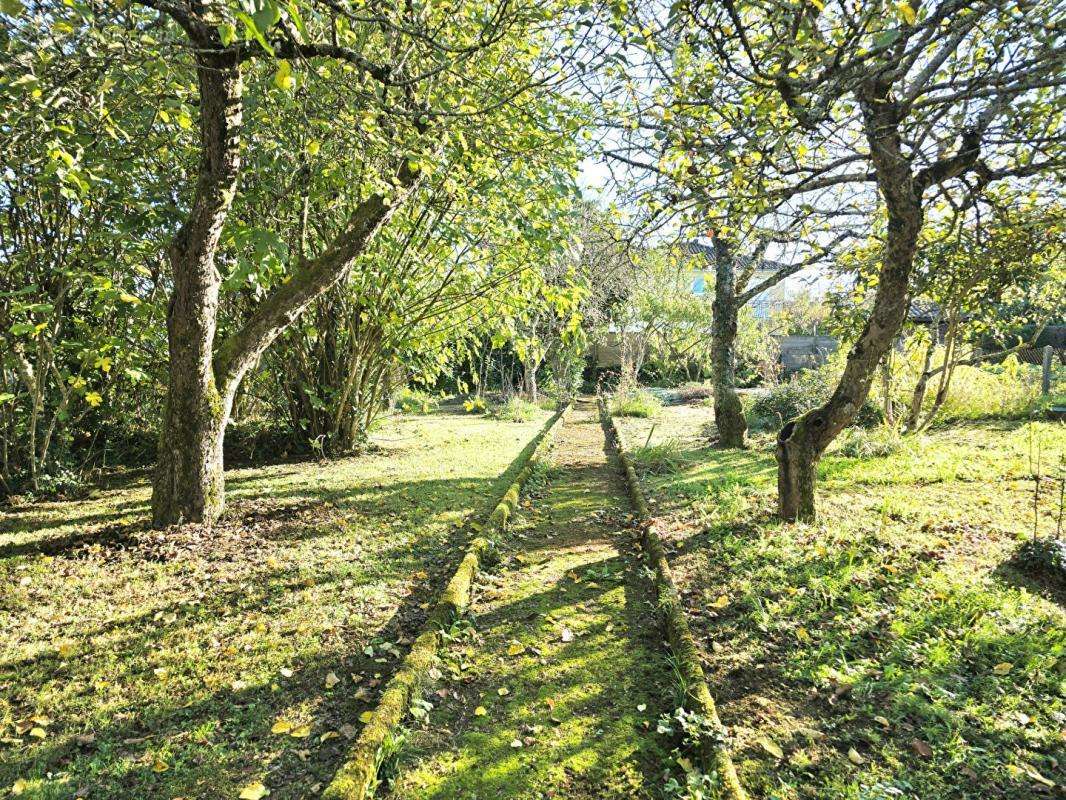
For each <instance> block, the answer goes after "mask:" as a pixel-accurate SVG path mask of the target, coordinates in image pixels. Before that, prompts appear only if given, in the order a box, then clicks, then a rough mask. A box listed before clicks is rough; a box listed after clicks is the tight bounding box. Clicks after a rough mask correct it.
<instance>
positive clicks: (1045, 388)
mask: <svg viewBox="0 0 1066 800" xmlns="http://www.w3.org/2000/svg"><path fill="white" fill-rule="evenodd" d="M1053 351H1054V348H1053V347H1052V346H1051V345H1046V346H1045V347H1044V361H1043V364H1042V365H1041V367H1042V369H1041V370H1040V394H1043V395H1048V394H1051V354H1052V352H1053Z"/></svg>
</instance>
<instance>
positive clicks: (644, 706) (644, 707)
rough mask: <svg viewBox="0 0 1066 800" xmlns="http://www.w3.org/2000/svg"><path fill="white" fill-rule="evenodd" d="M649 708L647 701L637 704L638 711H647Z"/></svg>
mask: <svg viewBox="0 0 1066 800" xmlns="http://www.w3.org/2000/svg"><path fill="white" fill-rule="evenodd" d="M647 710H648V704H647V703H641V704H639V705H638V706H637V711H642V712H643V711H647Z"/></svg>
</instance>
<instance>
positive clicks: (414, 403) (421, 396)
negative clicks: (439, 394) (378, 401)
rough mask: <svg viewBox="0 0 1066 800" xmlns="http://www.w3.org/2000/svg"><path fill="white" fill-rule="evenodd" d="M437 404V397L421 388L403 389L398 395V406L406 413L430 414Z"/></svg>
mask: <svg viewBox="0 0 1066 800" xmlns="http://www.w3.org/2000/svg"><path fill="white" fill-rule="evenodd" d="M437 405H438V401H437V398H436V397H434V396H433V395H431V394H429V393H428V392H423V391H421V390H420V389H403V390H402V391H401V392H400V393H399V394H398V395H397V396H396V406H397V407H398V408H399V409H400V411H402V412H403V413H405V414H430V413H432V412H433V411H436V410H437Z"/></svg>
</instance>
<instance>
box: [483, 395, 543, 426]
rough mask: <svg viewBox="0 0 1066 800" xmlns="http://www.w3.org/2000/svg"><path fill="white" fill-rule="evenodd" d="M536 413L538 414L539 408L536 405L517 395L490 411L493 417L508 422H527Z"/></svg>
mask: <svg viewBox="0 0 1066 800" xmlns="http://www.w3.org/2000/svg"><path fill="white" fill-rule="evenodd" d="M538 413H540V407H539V406H537V404H536V403H531V402H529V401H528V400H524V399H523V398H521V397H519V396H518V395H514V396H513V397H511V398H510V399H509V400H507V401H506V402H504V403H501V404H500V405H498V406H496V408H494V409H493V410H492V416H493V417H495V418H496V419H503V420H508V421H510V422H529V421H530V420H531V419H533V418H535V417H536V416H537V414H538Z"/></svg>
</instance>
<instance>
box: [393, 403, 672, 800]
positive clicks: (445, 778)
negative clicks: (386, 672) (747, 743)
mask: <svg viewBox="0 0 1066 800" xmlns="http://www.w3.org/2000/svg"><path fill="white" fill-rule="evenodd" d="M556 442H557V443H556V448H555V456H554V459H555V467H554V468H553V470H552V471H551V473H550V475H549V477H548V479H547V481H546V483H545V484H544V485H543V486H542V487H541V492H542V496H540V497H538V498H536V499H534V501H533V503H532V506H530V507H527V508H525V509H524V514H523V516H524V517H525V519H524V520H522V521H521V522H518V523H517V524H516V525H515V528H514V531H513V534H512V536H511V537H510V538H509V540H508V541H505V542H504V543H503V545H502V551H503V552H502V559H501V562H500V564H499V566H498V567H497V572H496V574H487V575H484V576H482V581H481V587H480V592H479V596H478V598H477V599H476V600H475V603H474V605H473V613H474V615H475V617H476V619H475V620H474V625H473V626H465V627H462V626H461V627H458V628H457V629H456V631H455V636H454V638H453V639H452V641H451V642H450V643H449V645H448V647H447V649H446V651H445V654H444V664H443V670H442V673H443V674H442V678H441V680H440V681H439V684H438V686H436V687H434V689H435V692H436V693H435V694H434V693H432V692H431V693H430V699H431V700H432V701H433V702H434V707H433V708H432V709H427V710H428V714H427V715H426V717H425V719H424V720H423V725H422V726H421V728H420V729H419V730H416V731H414V732H413V733H412V734H411V735H410V740H409V741H408V743H407V746H406V747H405V748H404V750H403V751H402V755H401V757H400V759H401V761H400V764H399V766H398V770H397V777H396V778H395V784H394V786H393V787H392V794H391V797H393V798H400V797H402V798H405V799H407V798H409V799H411V800H415V799H416V798H421V799H423V800H430V799H431V798H432V799H434V800H444V798H449V800H451V799H452V798H454V800H464V799H465V800H475V799H476V800H493V799H494V798H508V800H519V799H520V798H529V799H530V800H532V799H533V798H553V797H555V798H563V797H565V798H597V800H610V799H611V798H619V799H621V798H627V799H631V798H641V797H652V796H655V794H656V792H655V791H654V790H653V786H655V785H661V781H662V779H661V771H662V768H663V766H664V764H665V763H666V760H665V759H666V756H665V754H664V753H663V752H662V750H663V749H664V748H665V747H667V744H668V743H667V742H666V741H665V738H664V737H663V736H662V735H659V734H657V733H656V732H655V729H656V720H657V718H658V717H659V715H660V714H661V713H664V712H667V711H669V710H670V709H671V708H672V705H671V699H672V698H671V696H670V692H671V690H670V683H671V682H670V678H669V676H670V671H669V665H668V663H667V662H666V659H665V657H664V655H663V653H664V651H663V649H662V646H661V644H660V642H659V633H658V626H657V624H656V621H655V619H654V607H653V605H652V603H651V600H652V596H651V594H650V588H651V587H650V584H649V583H648V582H647V581H646V579H645V578H644V573H643V568H642V565H641V562H640V560H639V553H637V552H636V551H634V550H632V549H630V543H631V542H632V539H633V537H632V531H631V530H629V529H628V528H627V525H628V524H629V512H630V509H629V507H628V503H627V501H626V500H625V494H624V492H623V489H622V486H621V484H620V482H619V479H618V476H617V472H616V470H615V469H614V465H613V464H612V463H610V462H609V461H608V457H607V455H606V453H605V439H604V433H603V429H602V427H601V426H600V424H599V421H598V418H597V415H596V411H595V406H594V404H593V403H592V402H588V401H586V402H580V403H578V404H577V406H576V407H575V408H574V410H573V411H572V412H571V413H570V415H569V416H568V417H567V419H566V420H565V422H564V424H563V426H562V428H561V430H560V432H559V434H558V435H557V438H556Z"/></svg>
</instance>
